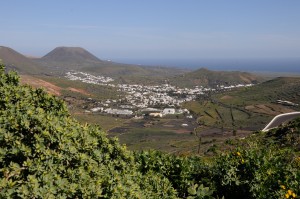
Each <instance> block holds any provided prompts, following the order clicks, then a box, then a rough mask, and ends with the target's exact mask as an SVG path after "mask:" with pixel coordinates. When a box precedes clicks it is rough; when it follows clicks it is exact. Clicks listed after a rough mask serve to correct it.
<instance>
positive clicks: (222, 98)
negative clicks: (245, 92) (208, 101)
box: [221, 95, 233, 100]
mask: <svg viewBox="0 0 300 199" xmlns="http://www.w3.org/2000/svg"><path fill="white" fill-rule="evenodd" d="M230 99H233V97H232V96H229V95H224V96H223V97H221V100H230Z"/></svg>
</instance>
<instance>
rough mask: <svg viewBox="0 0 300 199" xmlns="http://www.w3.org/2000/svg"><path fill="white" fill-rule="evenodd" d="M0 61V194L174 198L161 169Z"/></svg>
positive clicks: (0, 195) (31, 196)
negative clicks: (148, 167) (145, 168)
mask: <svg viewBox="0 0 300 199" xmlns="http://www.w3.org/2000/svg"><path fill="white" fill-rule="evenodd" d="M18 79H19V77H18V76H17V75H16V74H15V73H14V72H10V73H9V74H5V73H4V67H3V66H1V67H0V198H175V197H176V192H175V190H174V189H173V188H172V186H171V183H170V182H169V181H168V180H167V179H166V178H165V177H164V176H162V175H160V174H159V173H153V172H152V173H151V172H149V173H143V174H142V173H141V172H139V171H138V170H137V165H136V163H135V162H134V157H133V155H132V153H131V152H129V151H127V150H126V149H125V147H123V146H121V145H119V143H118V142H117V140H115V139H108V138H107V137H106V135H105V133H103V132H102V131H101V130H100V128H98V127H95V126H89V125H85V126H82V125H80V124H79V123H78V122H76V121H75V120H74V119H72V118H71V117H70V116H69V113H68V111H67V108H66V106H65V104H64V103H63V102H62V101H60V100H58V99H57V98H55V97H53V96H50V95H48V94H47V93H45V92H44V91H43V90H41V89H37V90H33V89H31V88H30V87H28V86H20V85H19V81H18Z"/></svg>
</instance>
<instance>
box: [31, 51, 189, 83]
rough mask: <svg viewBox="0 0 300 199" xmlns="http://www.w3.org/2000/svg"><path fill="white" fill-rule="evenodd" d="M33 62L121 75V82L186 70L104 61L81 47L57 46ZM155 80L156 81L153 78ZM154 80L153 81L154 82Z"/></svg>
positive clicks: (52, 66) (136, 80)
mask: <svg viewBox="0 0 300 199" xmlns="http://www.w3.org/2000/svg"><path fill="white" fill-rule="evenodd" d="M33 60H34V61H35V62H37V63H39V64H41V65H43V66H44V67H46V68H49V69H52V70H54V71H59V72H61V71H62V72H65V71H68V70H80V71H84V72H88V73H92V74H96V75H97V74H98V75H105V76H110V77H115V78H119V77H121V80H120V81H122V82H127V83H128V82H134V83H137V82H144V81H145V78H146V79H147V77H148V79H149V81H151V80H153V78H156V77H166V76H168V77H170V76H172V75H178V74H182V73H184V72H186V71H185V70H182V69H177V68H167V67H147V66H140V65H133V64H122V63H116V62H111V61H104V60H101V59H99V58H97V57H96V56H94V55H93V54H91V53H90V52H88V51H87V50H85V49H83V48H81V47H57V48H55V49H54V50H52V51H51V52H49V53H48V54H46V55H45V56H43V57H42V58H40V59H33ZM155 81H158V80H157V79H155ZM155 81H154V82H155Z"/></svg>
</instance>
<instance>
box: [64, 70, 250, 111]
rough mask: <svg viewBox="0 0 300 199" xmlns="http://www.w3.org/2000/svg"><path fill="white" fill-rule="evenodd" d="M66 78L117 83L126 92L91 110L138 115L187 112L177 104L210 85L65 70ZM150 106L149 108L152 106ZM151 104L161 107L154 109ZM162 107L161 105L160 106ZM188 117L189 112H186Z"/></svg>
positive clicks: (199, 93) (116, 85)
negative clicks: (124, 80)
mask: <svg viewBox="0 0 300 199" xmlns="http://www.w3.org/2000/svg"><path fill="white" fill-rule="evenodd" d="M65 77H66V78H68V79H69V80H79V81H82V82H86V83H91V84H98V85H105V86H110V87H116V88H118V90H119V91H122V92H123V93H125V97H124V98H122V99H119V100H106V101H105V102H103V103H100V104H99V106H98V107H95V108H93V109H91V110H90V111H91V112H102V113H107V114H114V115H132V116H134V115H138V114H140V113H144V114H146V115H149V116H155V117H162V116H164V115H168V114H182V113H188V111H187V110H182V109H180V104H181V103H183V102H187V101H192V100H194V99H196V97H197V96H199V95H203V94H204V93H205V92H208V91H215V89H213V88H204V87H202V86H196V87H194V88H179V87H175V86H172V85H169V84H162V85H156V86H146V85H138V84H113V83H111V82H113V81H114V80H113V78H110V77H104V76H93V75H90V74H88V73H83V72H68V73H67V74H66V76H65ZM242 86H251V84H247V85H242V84H239V85H237V86H230V87H224V86H219V89H231V88H235V87H242ZM151 107H152V108H151ZM153 107H161V108H160V109H156V108H153ZM162 107H163V108H162ZM187 117H191V116H189V115H188V116H187Z"/></svg>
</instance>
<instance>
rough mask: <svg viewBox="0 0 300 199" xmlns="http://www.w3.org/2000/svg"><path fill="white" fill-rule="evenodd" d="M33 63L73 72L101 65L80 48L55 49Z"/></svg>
mask: <svg viewBox="0 0 300 199" xmlns="http://www.w3.org/2000/svg"><path fill="white" fill-rule="evenodd" d="M35 61H37V62H38V63H40V64H42V65H44V66H48V67H56V68H60V69H73V70H78V69H80V68H85V67H92V66H95V65H99V64H101V63H102V60H100V59H99V58H97V57H96V56H94V55H93V54H91V53H90V52H88V51H87V50H85V49H83V48H81V47H57V48H55V49H54V50H52V51H51V52H49V53H48V54H46V55H45V56H43V57H42V58H41V59H36V60H35Z"/></svg>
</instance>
